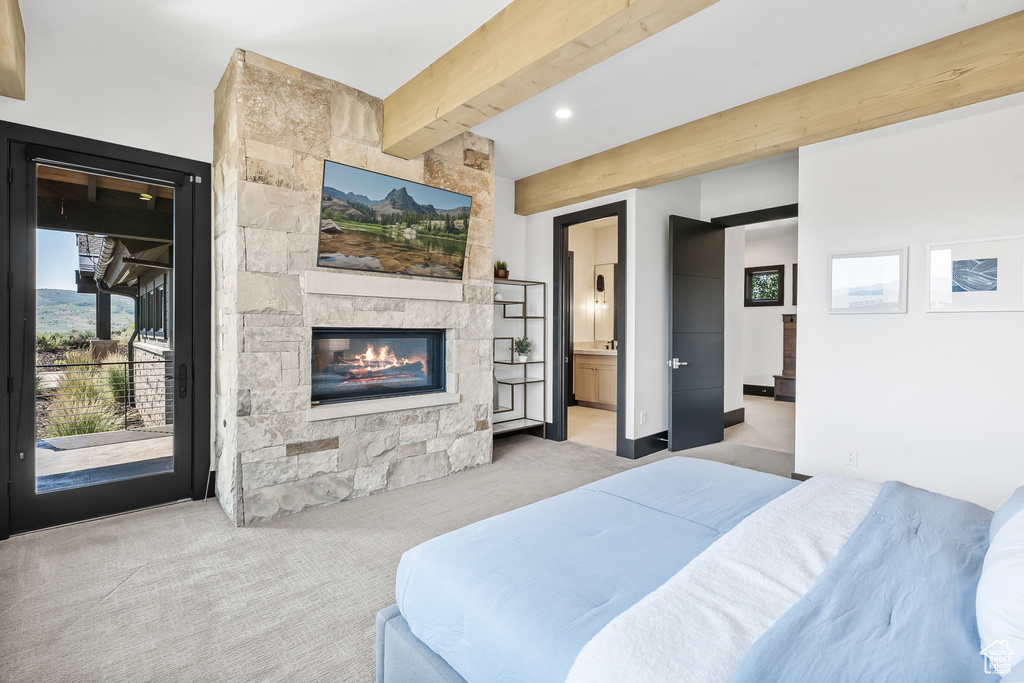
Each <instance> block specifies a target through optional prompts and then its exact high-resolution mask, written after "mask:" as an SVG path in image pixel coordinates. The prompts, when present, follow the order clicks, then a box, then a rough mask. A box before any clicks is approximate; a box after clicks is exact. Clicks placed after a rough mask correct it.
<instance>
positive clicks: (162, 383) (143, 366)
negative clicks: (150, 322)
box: [133, 344, 174, 427]
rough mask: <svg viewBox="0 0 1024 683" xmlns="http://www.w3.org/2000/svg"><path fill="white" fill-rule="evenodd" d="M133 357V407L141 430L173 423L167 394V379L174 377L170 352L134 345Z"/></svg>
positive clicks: (172, 409)
mask: <svg viewBox="0 0 1024 683" xmlns="http://www.w3.org/2000/svg"><path fill="white" fill-rule="evenodd" d="M133 355H134V358H135V360H136V361H137V364H136V365H134V366H133V374H134V380H135V385H134V386H135V408H136V410H138V411H139V417H141V418H142V424H143V426H145V427H159V426H162V425H169V424H174V400H173V397H172V396H171V395H170V394H169V393H168V387H167V377H168V376H173V374H174V363H173V360H174V352H173V351H171V350H170V349H168V350H166V351H158V350H156V349H152V348H151V347H150V348H147V347H145V346H142V345H139V344H136V345H135V348H134V350H133Z"/></svg>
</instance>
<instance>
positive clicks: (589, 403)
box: [567, 216, 620, 450]
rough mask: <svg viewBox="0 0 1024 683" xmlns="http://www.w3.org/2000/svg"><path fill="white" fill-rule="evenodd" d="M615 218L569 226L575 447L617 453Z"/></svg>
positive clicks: (571, 398) (571, 430)
mask: <svg viewBox="0 0 1024 683" xmlns="http://www.w3.org/2000/svg"><path fill="white" fill-rule="evenodd" d="M618 246H619V245H618V223H617V220H616V217H615V216H608V217H606V218H598V219H596V220H592V221H587V222H586V223H576V224H575V225H570V226H569V254H570V259H569V262H570V272H568V273H567V276H568V277H569V279H570V280H571V283H572V289H571V295H570V299H571V306H570V307H569V316H570V321H569V326H570V329H571V330H572V353H571V354H570V355H571V356H572V359H573V364H572V372H571V376H572V384H571V386H569V387H568V389H569V400H568V403H569V410H568V434H567V437H568V439H569V441H575V442H578V443H583V444H586V445H588V446H594V447H597V448H604V449H607V450H611V448H612V447H614V444H615V442H616V439H615V417H616V413H617V405H618V400H617V396H616V384H617V382H616V379H617V377H616V376H617V372H618V340H619V336H620V333H619V330H618V329H617V326H616V324H615V322H616V321H615V279H616V278H615V271H616V269H617V267H618V253H619V249H618Z"/></svg>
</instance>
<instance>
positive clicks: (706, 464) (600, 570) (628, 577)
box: [396, 457, 806, 683]
mask: <svg viewBox="0 0 1024 683" xmlns="http://www.w3.org/2000/svg"><path fill="white" fill-rule="evenodd" d="M796 484H797V482H794V481H791V480H788V479H784V478H782V477H777V476H774V475H770V474H764V473H761V472H754V471H752V470H745V469H741V468H736V467H731V466H729V465H722V464H720V463H716V462H711V461H706V460H697V459H691V458H681V457H676V458H669V459H667V460H663V461H661V462H657V463H653V464H651V465H646V466H644V467H639V468H637V469H634V470H630V471H628V472H623V473H621V474H617V475H615V476H613V477H609V478H607V479H603V480H601V481H598V482H595V483H594V484H591V485H589V486H585V487H583V488H580V489H576V490H573V491H569V492H568V493H565V494H562V495H560V496H555V497H554V498H550V499H547V500H543V501H540V502H538V503H535V504H533V505H529V506H527V507H524V508H520V509H518V510H514V511H512V512H509V513H506V514H503V515H499V516H497V517H493V518H491V519H487V520H483V521H481V522H478V523H476V524H472V525H470V526H468V527H465V528H462V529H459V530H457V531H453V532H451V533H449V534H445V535H444V536H440V537H438V538H435V539H432V540H430V541H428V542H426V543H423V544H422V545H419V546H417V547H416V548H413V549H412V550H410V551H408V552H407V553H405V555H404V556H403V557H402V561H401V564H400V565H399V567H398V579H397V589H396V592H397V599H398V607H399V609H400V610H401V612H402V615H403V616H404V617H405V619H406V621H407V622H408V623H409V628H410V630H411V631H412V632H413V634H414V635H416V637H417V638H419V639H420V640H422V641H423V642H424V643H425V644H426V645H427V646H428V647H429V648H430V649H431V650H433V651H434V652H436V653H438V654H439V655H441V657H443V658H444V659H445V660H446V661H447V662H448V663H449V664H450V665H451V666H452V668H454V669H455V670H456V671H458V672H459V673H460V674H461V675H462V676H463V677H464V678H465V679H466V680H467V681H469V683H482V682H484V681H487V682H490V681H523V682H526V681H529V682H531V683H536V682H542V681H564V680H565V677H566V675H567V674H568V672H569V669H570V667H571V666H572V663H573V661H574V659H575V658H576V655H577V653H578V652H579V651H580V649H582V647H583V646H584V645H585V644H586V643H587V642H588V641H589V640H590V639H591V637H593V636H594V634H595V633H597V632H598V631H599V630H600V629H601V628H602V627H603V626H604V625H605V624H607V623H608V622H609V621H611V620H612V619H613V618H614V617H615V616H617V615H618V614H619V613H620V612H622V611H623V610H625V609H627V608H628V607H630V606H632V605H633V604H634V603H636V602H637V601H638V600H640V599H641V598H642V597H643V596H645V595H646V594H647V593H649V592H651V591H652V590H654V589H655V588H657V587H658V586H660V585H661V584H663V583H664V582H665V581H666V580H668V579H669V577H671V576H672V575H674V574H675V573H676V572H678V571H679V570H680V569H681V568H682V567H683V566H685V565H686V563H688V562H689V561H690V560H691V559H693V558H694V557H696V556H697V555H698V554H700V553H701V551H703V550H704V549H705V548H707V547H708V546H709V545H710V544H711V543H712V542H714V541H715V539H717V538H718V537H719V536H721V535H722V534H724V533H725V532H727V531H729V530H730V529H732V528H733V527H734V526H735V525H736V524H737V523H738V522H739V521H740V520H742V519H743V518H744V517H746V516H747V515H749V514H750V513H751V512H753V511H755V510H757V509H758V508H760V507H761V506H763V505H764V504H765V503H767V502H769V501H771V500H773V499H774V498H776V497H777V496H779V495H781V494H782V493H784V492H786V491H788V490H789V489H791V488H792V487H793V486H795V485H796ZM805 680H806V679H805Z"/></svg>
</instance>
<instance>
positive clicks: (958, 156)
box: [796, 95, 1024, 508]
mask: <svg viewBox="0 0 1024 683" xmlns="http://www.w3.org/2000/svg"><path fill="white" fill-rule="evenodd" d="M1020 233H1024V95H1015V96H1012V97H1006V98H1002V99H1000V100H995V101H993V102H987V103H984V104H980V105H974V106H972V107H968V108H964V109H960V110H957V111H953V112H946V113H943V114H938V115H935V116H931V117H927V118H924V119H919V120H917V121H912V122H908V123H904V124H899V125H895V126H890V127H888V128H884V129H881V130H877V131H872V132H868V133H862V134H859V135H856V136H853V137H848V138H844V139H841V140H837V141H832V142H828V143H822V144H819V145H814V146H812V147H809V148H806V149H804V150H802V151H801V154H800V248H799V257H800V260H799V263H800V302H801V310H800V322H799V325H798V329H797V340H798V342H797V344H798V345H797V359H798V363H799V366H800V367H799V374H800V382H799V385H798V391H799V400H798V402H797V431H796V469H797V471H799V472H803V473H806V474H818V473H821V472H842V473H844V474H849V475H854V476H860V477H865V478H869V479H876V480H885V479H898V480H902V481H905V482H907V483H910V484H913V485H916V486H921V487H924V488H928V489H932V490H935V491H938V492H940V493H944V494H948V495H952V496H956V497H959V498H966V499H967V500H971V501H973V502H976V503H979V504H981V505H984V506H986V507H989V508H993V507H995V506H996V505H998V504H999V503H1000V501H1001V500H1002V499H1004V498H1005V497H1006V496H1007V495H1009V493H1010V492H1011V491H1012V490H1013V489H1014V487H1017V486H1020V485H1021V484H1024V419H1022V417H1024V392H1022V391H1021V387H1022V385H1024V353H1022V349H1024V345H1022V342H1021V340H1022V339H1024V312H1012V313H945V314H944V313H926V312H925V305H926V289H925V282H924V279H925V248H926V245H927V244H928V243H929V242H933V241H945V240H958V239H970V238H972V237H989V236H998V235H1008V234H1020ZM890 246H909V248H910V262H909V287H908V293H909V299H908V312H907V313H906V314H892V315H845V316H843V315H834V316H830V315H828V314H827V313H826V291H827V284H826V279H827V261H828V255H829V254H830V253H833V252H842V251H847V250H851V251H863V250H870V249H875V248H885V247H890ZM844 447H856V448H858V449H859V466H858V467H857V468H852V467H849V466H846V465H844V464H842V462H841V459H840V458H841V454H842V449H843V448H844Z"/></svg>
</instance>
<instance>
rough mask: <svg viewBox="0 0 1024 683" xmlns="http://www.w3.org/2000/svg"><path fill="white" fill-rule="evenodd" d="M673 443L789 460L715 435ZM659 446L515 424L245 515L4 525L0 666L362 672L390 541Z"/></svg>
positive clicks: (308, 676) (428, 532) (141, 672)
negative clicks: (299, 509)
mask: <svg viewBox="0 0 1024 683" xmlns="http://www.w3.org/2000/svg"><path fill="white" fill-rule="evenodd" d="M687 455H692V456H696V457H702V458H707V459H712V460H720V461H724V462H730V463H733V464H739V465H743V466H747V467H751V468H754V469H760V470H764V471H768V472H774V473H776V474H780V475H783V476H786V475H788V474H789V473H790V472H791V471H792V469H793V458H792V456H790V455H787V454H785V453H779V452H775V451H769V450H763V449H758V448H751V447H748V446H743V445H739V444H732V443H728V442H725V443H721V444H715V445H713V446H705V447H702V448H699V449H693V450H692V451H689V452H687ZM667 456H668V453H667V452H664V451H663V452H661V453H659V454H655V455H651V456H648V457H646V458H643V459H642V460H640V461H636V462H634V461H629V460H625V459H622V458H617V457H615V456H614V455H613V454H611V453H609V452H607V451H604V450H601V449H596V448H591V447H588V446H583V445H580V444H575V443H571V442H565V443H561V444H558V443H554V442H550V441H542V440H540V439H536V438H533V437H529V436H523V435H519V436H512V437H507V438H502V439H499V440H498V441H497V443H496V445H495V461H494V464H492V465H490V466H486V467H480V468H477V469H475V470H470V471H466V472H461V473H459V474H456V475H453V476H451V477H447V478H445V479H439V480H436V481H432V482H427V483H424V484H417V485H415V486H410V487H407V488H404V489H399V490H396V491H388V492H385V493H381V494H378V495H374V496H370V497H367V498H359V499H356V500H352V501H347V502H344V503H340V504H337V505H330V506H326V507H323V508H319V509H316V510H311V511H308V512H305V513H302V514H298V515H294V516H291V517H286V518H282V519H278V520H272V521H270V522H267V523H264V524H261V525H257V526H253V527H247V528H243V529H239V528H235V527H233V526H232V525H230V524H229V522H228V520H227V518H226V517H225V516H224V514H223V512H221V510H220V509H219V507H218V506H217V503H216V502H214V501H210V502H206V503H202V502H189V503H179V504H176V505H169V506H165V507H161V508H155V509H150V510H144V511H141V512H135V513H131V514H127V515H121V516H118V517H111V518H107V519H102V520H95V521H91V522H86V523H83V524H76V525H71V526H66V527H60V528H56V529H50V530H46V531H41V532H36V533H31V534H25V535H21V536H16V537H13V538H11V539H9V540H7V541H3V542H0V577H2V580H0V679H2V680H4V681H19V682H20V681H33V682H35V681H90V682H91V681H104V682H106V681H196V680H203V681H206V680H209V681H359V682H361V683H366V682H368V681H370V680H372V677H373V670H374V616H375V615H376V613H377V611H378V610H380V609H381V608H383V607H385V606H387V605H389V604H391V603H393V602H394V577H395V570H396V568H397V566H398V561H399V559H400V558H401V555H402V553H403V552H404V551H405V550H407V549H408V548H411V547H413V546H414V545H416V544H418V543H420V542H422V541H425V540H427V539H429V538H432V537H434V536H437V535H439V534H442V533H445V532H447V531H450V530H452V529H456V528H458V527H461V526H464V525H466V524H469V523H471V522H473V521H476V520H479V519H483V518H485V517H489V516H491V515H495V514H498V513H500V512H504V511H506V510H510V509H513V508H516V507H520V506H522V505H526V504H528V503H531V502H534V501H536V500H540V499H542V498H546V497H549V496H552V495H555V494H558V493H561V492H563V491H567V490H569V489H572V488H575V487H577V486H581V485H583V484H585V483H588V482H591V481H594V480H596V479H599V478H601V477H604V476H607V475H610V474H614V473H616V472H620V471H623V470H626V469H629V468H631V467H636V466H639V465H643V464H645V463H647V462H652V461H654V460H659V459H661V458H664V457H667Z"/></svg>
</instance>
